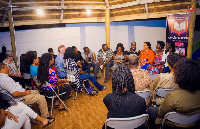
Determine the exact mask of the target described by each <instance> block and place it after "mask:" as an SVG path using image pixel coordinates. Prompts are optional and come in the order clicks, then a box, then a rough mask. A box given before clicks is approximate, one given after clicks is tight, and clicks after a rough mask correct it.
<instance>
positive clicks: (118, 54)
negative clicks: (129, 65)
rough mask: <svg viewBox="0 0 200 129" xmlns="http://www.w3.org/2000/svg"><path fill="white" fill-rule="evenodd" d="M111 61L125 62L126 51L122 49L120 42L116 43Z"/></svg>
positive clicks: (115, 62)
mask: <svg viewBox="0 0 200 129" xmlns="http://www.w3.org/2000/svg"><path fill="white" fill-rule="evenodd" d="M113 61H114V65H116V64H117V63H120V64H125V62H126V52H125V51H124V46H123V44H122V43H118V44H117V47H116V51H115V52H114V53H113ZM113 67H114V66H113Z"/></svg>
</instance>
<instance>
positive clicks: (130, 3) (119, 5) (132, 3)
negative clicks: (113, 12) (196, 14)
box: [109, 0, 171, 9]
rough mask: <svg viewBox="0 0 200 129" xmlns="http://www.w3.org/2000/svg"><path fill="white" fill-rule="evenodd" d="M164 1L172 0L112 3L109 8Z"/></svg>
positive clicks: (138, 0) (139, 0) (140, 0)
mask: <svg viewBox="0 0 200 129" xmlns="http://www.w3.org/2000/svg"><path fill="white" fill-rule="evenodd" d="M162 1H171V0H137V1H132V2H127V3H123V4H117V5H110V6H109V9H117V8H126V7H130V6H134V5H140V4H148V3H153V2H162Z"/></svg>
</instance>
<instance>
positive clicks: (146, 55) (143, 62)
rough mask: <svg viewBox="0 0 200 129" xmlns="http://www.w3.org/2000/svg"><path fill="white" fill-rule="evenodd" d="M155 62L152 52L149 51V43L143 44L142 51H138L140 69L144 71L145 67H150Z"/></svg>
mask: <svg viewBox="0 0 200 129" xmlns="http://www.w3.org/2000/svg"><path fill="white" fill-rule="evenodd" d="M154 60H155V55H154V51H152V49H151V43H150V42H144V49H143V50H141V51H140V59H139V62H140V66H141V67H142V69H146V68H147V66H148V65H149V64H150V65H152V64H153V62H154Z"/></svg>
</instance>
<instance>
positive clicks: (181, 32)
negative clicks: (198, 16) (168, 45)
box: [166, 14, 191, 56]
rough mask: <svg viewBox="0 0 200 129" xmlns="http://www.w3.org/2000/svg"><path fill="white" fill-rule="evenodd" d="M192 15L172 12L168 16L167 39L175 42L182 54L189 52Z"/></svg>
mask: <svg viewBox="0 0 200 129" xmlns="http://www.w3.org/2000/svg"><path fill="white" fill-rule="evenodd" d="M190 17H191V15H190V14H172V15H167V18H166V25H167V27H166V38H167V39H166V41H167V42H174V43H175V47H176V50H178V51H179V53H180V54H181V55H182V56H186V52H187V46H188V37H189V22H190Z"/></svg>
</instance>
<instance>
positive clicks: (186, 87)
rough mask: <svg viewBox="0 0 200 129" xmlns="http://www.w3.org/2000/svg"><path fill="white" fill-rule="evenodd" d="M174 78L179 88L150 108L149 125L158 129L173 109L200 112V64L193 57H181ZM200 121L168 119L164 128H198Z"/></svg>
mask: <svg viewBox="0 0 200 129" xmlns="http://www.w3.org/2000/svg"><path fill="white" fill-rule="evenodd" d="M173 70H174V76H175V77H174V78H175V82H176V83H177V84H178V86H179V88H180V89H178V90H175V91H171V92H169V93H168V94H167V96H166V98H165V100H164V102H163V103H162V104H161V105H160V106H159V107H158V108H157V107H150V108H148V110H147V111H148V114H149V121H148V124H149V127H150V129H156V127H157V125H158V126H159V125H160V124H161V123H162V120H163V118H164V116H165V115H166V114H167V113H169V112H172V111H175V112H177V113H181V114H185V115H187V114H195V113H198V112H200V101H199V96H200V85H199V84H200V79H199V77H200V66H199V65H198V63H197V62H195V61H193V60H192V59H185V60H183V59H181V60H179V61H178V62H177V63H176V64H175V66H174V69H173ZM199 125H200V121H198V122H195V123H190V124H177V123H173V122H170V121H166V122H165V125H164V127H163V128H164V129H165V128H166V129H185V128H187V129H198V128H199Z"/></svg>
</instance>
